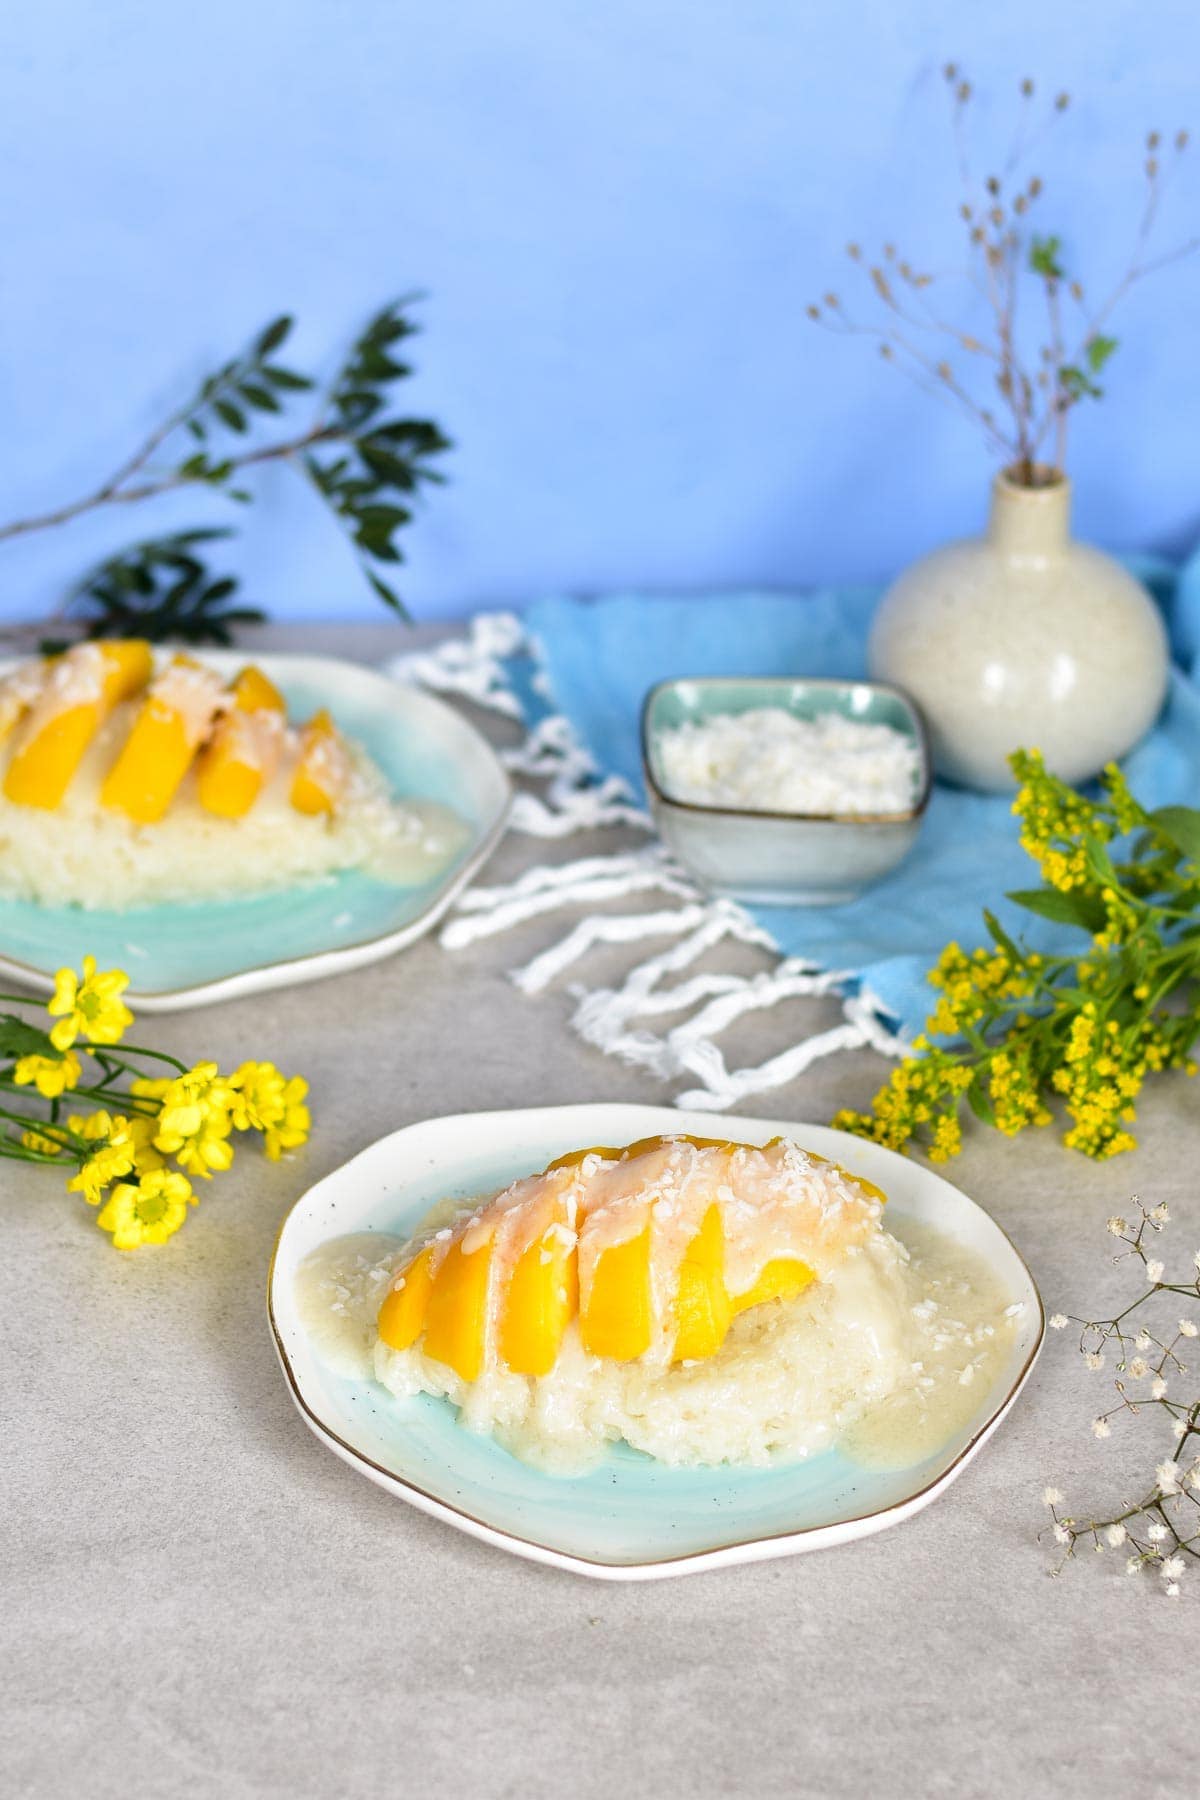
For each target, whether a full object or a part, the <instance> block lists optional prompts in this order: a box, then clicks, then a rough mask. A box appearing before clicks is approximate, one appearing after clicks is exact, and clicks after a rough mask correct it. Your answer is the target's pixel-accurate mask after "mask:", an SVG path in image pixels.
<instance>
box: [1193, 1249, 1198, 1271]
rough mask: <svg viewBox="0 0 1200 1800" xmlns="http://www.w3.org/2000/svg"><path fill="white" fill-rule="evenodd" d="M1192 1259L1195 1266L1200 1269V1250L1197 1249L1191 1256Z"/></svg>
mask: <svg viewBox="0 0 1200 1800" xmlns="http://www.w3.org/2000/svg"><path fill="white" fill-rule="evenodd" d="M1192 1261H1193V1262H1194V1263H1195V1265H1196V1267H1197V1268H1198V1269H1200V1250H1197V1252H1196V1254H1195V1256H1193V1258H1192Z"/></svg>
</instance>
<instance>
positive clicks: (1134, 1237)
mask: <svg viewBox="0 0 1200 1800" xmlns="http://www.w3.org/2000/svg"><path fill="white" fill-rule="evenodd" d="M1133 1204H1134V1205H1135V1206H1136V1207H1137V1209H1138V1212H1139V1215H1140V1217H1139V1220H1138V1222H1137V1224H1136V1225H1133V1226H1131V1225H1130V1224H1129V1223H1128V1222H1127V1221H1126V1220H1125V1219H1122V1218H1113V1219H1110V1220H1109V1221H1108V1230H1109V1232H1110V1233H1111V1235H1112V1236H1113V1237H1114V1238H1116V1239H1117V1241H1118V1242H1119V1243H1121V1244H1123V1245H1124V1246H1125V1248H1124V1250H1122V1251H1121V1252H1120V1254H1119V1255H1118V1256H1116V1257H1115V1258H1114V1259H1113V1260H1114V1261H1115V1262H1118V1263H1119V1262H1122V1261H1124V1260H1125V1259H1126V1258H1129V1257H1133V1258H1135V1259H1136V1260H1137V1261H1138V1262H1140V1263H1141V1265H1142V1271H1141V1272H1142V1275H1143V1284H1142V1288H1141V1292H1139V1293H1138V1294H1137V1295H1136V1297H1135V1298H1134V1299H1132V1300H1131V1301H1130V1302H1129V1304H1128V1306H1125V1307H1124V1308H1122V1310H1121V1311H1120V1312H1119V1313H1117V1314H1116V1316H1115V1317H1114V1318H1111V1319H1078V1318H1074V1317H1072V1316H1070V1315H1068V1314H1066V1313H1055V1314H1054V1316H1053V1317H1052V1318H1051V1320H1050V1324H1051V1326H1052V1327H1053V1328H1054V1329H1055V1330H1057V1331H1065V1330H1066V1328H1067V1327H1068V1326H1069V1325H1076V1326H1078V1327H1079V1350H1080V1354H1081V1355H1082V1356H1083V1359H1084V1361H1085V1362H1086V1364H1087V1366H1088V1368H1089V1369H1092V1370H1100V1369H1103V1368H1104V1367H1105V1366H1106V1365H1107V1362H1108V1358H1109V1356H1110V1355H1115V1356H1116V1359H1117V1360H1116V1365H1115V1366H1116V1378H1115V1381H1114V1384H1113V1385H1114V1387H1115V1389H1116V1394H1117V1402H1116V1405H1115V1406H1111V1407H1109V1408H1108V1409H1107V1411H1105V1412H1102V1413H1099V1414H1098V1415H1097V1417H1096V1418H1095V1419H1093V1421H1092V1435H1093V1436H1094V1437H1097V1438H1107V1437H1109V1436H1111V1434H1112V1422H1113V1420H1114V1419H1119V1418H1122V1417H1125V1416H1128V1417H1132V1418H1137V1417H1139V1415H1140V1414H1142V1413H1143V1412H1146V1411H1151V1412H1153V1413H1155V1414H1156V1415H1158V1416H1164V1417H1165V1418H1166V1419H1168V1420H1169V1421H1170V1432H1171V1442H1170V1444H1169V1445H1168V1446H1167V1448H1168V1451H1169V1454H1167V1455H1166V1456H1164V1457H1163V1459H1162V1461H1161V1462H1159V1463H1158V1464H1157V1466H1156V1467H1155V1470H1154V1479H1153V1481H1152V1482H1148V1483H1147V1485H1146V1487H1145V1488H1144V1489H1143V1492H1142V1495H1141V1497H1140V1498H1139V1499H1137V1500H1129V1501H1123V1502H1122V1503H1121V1505H1120V1506H1119V1507H1117V1508H1116V1509H1115V1510H1114V1511H1113V1512H1111V1513H1110V1514H1108V1516H1107V1517H1105V1518H1090V1519H1087V1520H1084V1519H1080V1518H1076V1517H1074V1516H1073V1515H1070V1514H1067V1513H1065V1512H1064V1511H1063V1508H1064V1507H1065V1506H1066V1500H1065V1499H1064V1497H1063V1495H1062V1493H1061V1492H1060V1491H1059V1489H1058V1488H1056V1487H1048V1488H1046V1489H1045V1491H1044V1492H1043V1494H1042V1499H1043V1501H1044V1502H1045V1504H1046V1505H1047V1506H1048V1507H1049V1508H1050V1516H1051V1519H1052V1520H1053V1524H1052V1525H1051V1527H1050V1535H1051V1536H1052V1537H1053V1539H1054V1542H1055V1543H1056V1544H1057V1545H1058V1546H1059V1547H1060V1548H1061V1550H1062V1552H1063V1554H1062V1557H1061V1560H1060V1561H1059V1563H1058V1565H1057V1567H1056V1569H1055V1570H1054V1573H1055V1574H1059V1573H1061V1571H1062V1569H1063V1568H1064V1567H1065V1565H1066V1564H1067V1562H1069V1561H1070V1559H1071V1558H1072V1557H1073V1556H1074V1555H1075V1553H1076V1550H1077V1549H1078V1548H1079V1546H1080V1545H1081V1544H1083V1545H1085V1546H1087V1547H1090V1548H1091V1549H1092V1550H1094V1551H1103V1550H1104V1549H1106V1548H1107V1549H1112V1550H1118V1549H1119V1550H1121V1551H1123V1553H1124V1556H1125V1569H1126V1572H1127V1573H1128V1574H1130V1575H1137V1574H1140V1573H1141V1571H1142V1570H1143V1569H1144V1568H1147V1567H1149V1568H1154V1569H1156V1570H1157V1572H1158V1574H1159V1575H1160V1576H1161V1578H1162V1581H1163V1583H1164V1587H1165V1590H1166V1592H1167V1593H1168V1594H1169V1595H1171V1596H1172V1597H1174V1596H1176V1595H1178V1593H1179V1592H1180V1586H1181V1578H1182V1576H1183V1574H1184V1572H1185V1570H1186V1569H1187V1567H1188V1565H1189V1562H1192V1561H1196V1562H1200V1379H1198V1377H1197V1375H1195V1374H1193V1375H1192V1379H1191V1382H1190V1384H1189V1383H1186V1382H1185V1385H1184V1395H1185V1396H1190V1397H1182V1398H1181V1397H1180V1394H1179V1391H1178V1386H1177V1385H1176V1384H1178V1383H1179V1382H1180V1381H1181V1379H1182V1378H1185V1377H1187V1376H1188V1375H1189V1373H1190V1370H1189V1365H1188V1364H1187V1363H1186V1362H1184V1360H1183V1356H1182V1355H1181V1351H1182V1350H1184V1349H1186V1347H1187V1346H1188V1345H1189V1344H1190V1343H1192V1342H1193V1341H1194V1340H1195V1339H1196V1338H1197V1337H1198V1336H1200V1323H1198V1316H1197V1315H1195V1314H1193V1313H1191V1312H1186V1313H1185V1315H1184V1316H1183V1317H1180V1315H1179V1302H1180V1301H1181V1300H1182V1301H1183V1302H1184V1303H1185V1304H1189V1303H1190V1305H1192V1306H1200V1250H1198V1251H1197V1252H1196V1255H1195V1257H1194V1258H1193V1259H1192V1267H1191V1269H1190V1270H1189V1271H1188V1275H1187V1278H1186V1279H1184V1280H1180V1281H1168V1280H1166V1279H1165V1276H1166V1270H1165V1266H1164V1264H1163V1262H1162V1260H1161V1258H1159V1257H1158V1256H1156V1255H1153V1254H1151V1252H1152V1250H1153V1248H1154V1244H1153V1239H1154V1235H1155V1234H1156V1233H1158V1232H1161V1231H1162V1229H1163V1227H1164V1226H1165V1225H1166V1223H1167V1220H1168V1217H1169V1214H1168V1211H1167V1208H1166V1206H1162V1205H1160V1206H1154V1207H1146V1206H1144V1205H1143V1204H1142V1202H1141V1201H1140V1200H1139V1199H1138V1198H1137V1196H1136V1195H1135V1196H1134V1199H1133ZM1154 1303H1157V1304H1154ZM1164 1320H1166V1321H1167V1322H1166V1323H1165V1324H1164V1323H1163V1321H1164Z"/></svg>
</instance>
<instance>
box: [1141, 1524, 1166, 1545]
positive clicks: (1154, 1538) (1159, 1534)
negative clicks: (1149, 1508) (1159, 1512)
mask: <svg viewBox="0 0 1200 1800" xmlns="http://www.w3.org/2000/svg"><path fill="white" fill-rule="evenodd" d="M1166 1535H1167V1528H1166V1526H1165V1525H1160V1524H1159V1523H1158V1521H1157V1520H1155V1522H1154V1524H1153V1525H1147V1527H1146V1536H1147V1537H1148V1538H1149V1539H1150V1542H1151V1543H1152V1544H1157V1543H1159V1542H1160V1541H1161V1540H1162V1539H1163V1538H1165V1537H1166Z"/></svg>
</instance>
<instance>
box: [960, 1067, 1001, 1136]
mask: <svg viewBox="0 0 1200 1800" xmlns="http://www.w3.org/2000/svg"><path fill="white" fill-rule="evenodd" d="M967 1105H968V1106H969V1107H970V1108H971V1111H972V1112H973V1113H974V1114H975V1117H976V1118H977V1119H980V1120H982V1122H983V1123H984V1124H985V1125H994V1124H995V1123H996V1114H995V1111H994V1110H993V1107H992V1103H991V1101H990V1100H989V1099H988V1097H987V1095H986V1094H985V1093H984V1091H983V1083H982V1082H981V1081H980V1079H979V1076H978V1075H976V1077H975V1079H974V1081H973V1082H972V1083H971V1085H970V1087H969V1088H968V1089H967Z"/></svg>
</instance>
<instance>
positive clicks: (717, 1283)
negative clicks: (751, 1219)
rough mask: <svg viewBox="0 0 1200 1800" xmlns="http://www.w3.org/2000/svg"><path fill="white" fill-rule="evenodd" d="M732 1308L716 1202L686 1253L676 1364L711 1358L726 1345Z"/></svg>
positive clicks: (681, 1273) (681, 1271) (677, 1320)
mask: <svg viewBox="0 0 1200 1800" xmlns="http://www.w3.org/2000/svg"><path fill="white" fill-rule="evenodd" d="M732 1317H733V1308H732V1306H731V1305H730V1302H729V1295H728V1293H727V1292H726V1291H725V1231H724V1227H723V1226H722V1224H721V1209H720V1207H719V1206H718V1205H717V1204H716V1203H715V1202H714V1203H713V1205H711V1206H710V1207H709V1209H708V1211H707V1212H706V1213H705V1215H704V1218H703V1220H702V1221H701V1225H700V1229H699V1231H698V1232H697V1233H696V1235H695V1237H694V1238H693V1239H692V1241H691V1243H690V1244H689V1245H688V1247H687V1249H686V1250H685V1251H684V1253H683V1260H682V1262H681V1263H680V1265H679V1285H678V1287H677V1288H676V1290H675V1353H674V1354H675V1361H676V1362H685V1361H686V1362H695V1361H699V1360H700V1358H701V1357H705V1356H712V1355H714V1354H715V1353H716V1351H718V1350H719V1349H720V1348H721V1345H722V1344H723V1343H724V1342H725V1334H726V1332H727V1331H728V1330H729V1321H730V1320H731V1319H732Z"/></svg>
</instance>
